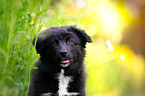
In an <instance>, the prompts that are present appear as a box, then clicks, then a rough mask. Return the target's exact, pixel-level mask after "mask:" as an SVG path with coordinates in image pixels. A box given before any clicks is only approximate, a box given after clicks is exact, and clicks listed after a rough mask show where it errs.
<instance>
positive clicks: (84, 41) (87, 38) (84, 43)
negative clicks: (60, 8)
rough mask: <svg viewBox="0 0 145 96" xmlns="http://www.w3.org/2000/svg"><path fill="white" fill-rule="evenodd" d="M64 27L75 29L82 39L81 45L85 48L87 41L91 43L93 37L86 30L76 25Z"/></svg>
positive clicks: (70, 29)
mask: <svg viewBox="0 0 145 96" xmlns="http://www.w3.org/2000/svg"><path fill="white" fill-rule="evenodd" d="M62 27H63V28H66V29H67V31H73V32H74V33H75V34H76V35H77V36H78V37H79V38H80V40H81V45H82V46H83V47H84V48H85V47H86V46H85V45H86V42H89V43H91V42H92V39H91V37H90V36H88V35H87V34H86V33H85V31H84V30H81V29H78V28H76V26H75V25H74V26H62Z"/></svg>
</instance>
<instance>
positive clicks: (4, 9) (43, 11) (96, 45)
mask: <svg viewBox="0 0 145 96" xmlns="http://www.w3.org/2000/svg"><path fill="white" fill-rule="evenodd" d="M127 1H129V0H101V1H100V0H0V77H1V78H0V96H27V92H28V87H29V83H30V78H31V76H30V70H31V69H35V68H36V67H34V66H33V64H34V63H35V62H36V61H37V59H38V57H39V55H38V54H36V51H35V48H34V47H33V46H32V44H31V42H32V39H33V37H34V36H35V35H38V33H39V32H40V31H41V30H44V29H46V28H48V27H51V26H62V25H77V26H78V27H80V28H81V29H84V30H86V32H87V34H89V35H90V36H91V37H92V39H93V43H91V44H87V48H86V50H87V55H86V58H85V67H86V72H87V82H86V92H87V96H144V95H145V92H144V91H145V87H144V86H145V81H144V80H145V74H144V57H143V55H142V54H136V53H134V51H132V48H130V47H129V46H128V45H123V44H122V43H121V41H122V39H124V37H123V36H124V35H123V34H126V33H127V31H125V29H126V28H128V27H129V28H130V26H132V25H134V23H136V22H141V21H143V20H144V19H137V18H139V17H136V16H139V13H138V12H137V8H136V7H130V6H131V4H132V3H128V2H127ZM133 1H134V2H135V3H136V2H139V1H136V0H133ZM137 4H138V3H137ZM139 4H140V3H139ZM132 8H136V10H133V11H132V10H131V9H132ZM141 8H142V7H141ZM142 10H143V9H142ZM143 11H145V10H143ZM140 16H141V17H142V16H143V15H142V14H140ZM131 29H132V27H131ZM129 36H131V34H130V35H129ZM126 39H128V37H126ZM133 39H135V38H133ZM132 42H134V41H132Z"/></svg>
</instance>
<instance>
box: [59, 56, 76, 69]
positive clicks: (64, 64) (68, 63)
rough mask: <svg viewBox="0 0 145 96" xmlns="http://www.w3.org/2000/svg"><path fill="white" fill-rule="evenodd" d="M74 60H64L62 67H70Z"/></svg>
mask: <svg viewBox="0 0 145 96" xmlns="http://www.w3.org/2000/svg"><path fill="white" fill-rule="evenodd" d="M72 60H73V58H72V59H64V60H61V61H60V62H61V64H60V65H61V66H62V67H68V66H69V65H70V63H71V62H72Z"/></svg>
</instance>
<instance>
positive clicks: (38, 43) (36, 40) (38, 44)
mask: <svg viewBox="0 0 145 96" xmlns="http://www.w3.org/2000/svg"><path fill="white" fill-rule="evenodd" d="M35 43H36V44H35ZM32 44H33V46H35V48H36V51H37V53H39V54H40V53H41V52H42V50H43V48H44V45H45V42H44V40H41V39H40V38H39V37H38V36H35V37H34V38H33V42H32Z"/></svg>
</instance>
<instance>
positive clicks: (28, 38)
mask: <svg viewBox="0 0 145 96" xmlns="http://www.w3.org/2000/svg"><path fill="white" fill-rule="evenodd" d="M0 7H1V8H0V96H27V94H28V88H29V83H30V78H31V77H30V71H31V69H35V68H36V67H34V66H33V64H34V63H35V62H36V61H37V59H38V57H39V55H37V54H36V51H35V49H34V46H32V40H33V37H34V36H36V35H38V33H39V32H40V30H41V29H42V27H44V25H43V23H42V22H45V23H47V25H46V26H45V27H50V26H60V25H65V24H69V23H70V22H71V24H74V23H73V22H75V21H76V20H75V19H74V18H71V17H66V16H64V14H63V12H61V11H62V10H61V8H58V7H57V6H55V4H54V1H53V0H1V1H0ZM49 8H50V11H51V10H53V11H55V12H54V13H55V14H54V13H53V12H50V14H49V13H48V14H45V13H46V11H47V12H48V10H49ZM60 17H61V18H60ZM44 18H47V20H45V19H44ZM68 21H69V22H68Z"/></svg>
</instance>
